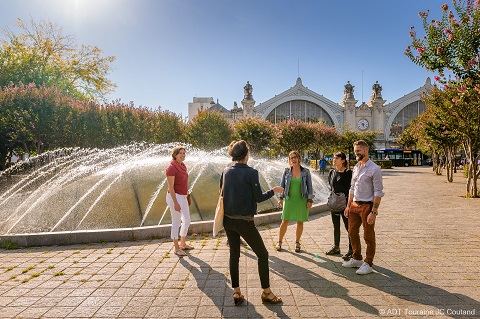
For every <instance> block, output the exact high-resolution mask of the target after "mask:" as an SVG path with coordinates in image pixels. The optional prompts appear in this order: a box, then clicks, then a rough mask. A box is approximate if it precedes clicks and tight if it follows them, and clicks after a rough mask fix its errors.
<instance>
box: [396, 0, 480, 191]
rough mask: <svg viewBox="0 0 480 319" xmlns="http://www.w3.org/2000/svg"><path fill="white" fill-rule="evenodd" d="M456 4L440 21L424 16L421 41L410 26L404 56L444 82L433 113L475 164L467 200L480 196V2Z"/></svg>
mask: <svg viewBox="0 0 480 319" xmlns="http://www.w3.org/2000/svg"><path fill="white" fill-rule="evenodd" d="M452 3H453V9H454V11H455V13H454V11H452V10H449V7H448V5H447V4H443V5H442V6H441V8H442V10H443V14H442V19H441V20H439V21H438V20H431V21H430V22H429V21H427V19H428V14H429V12H428V11H426V12H420V14H419V16H420V18H421V19H422V20H423V28H424V29H425V33H426V34H425V36H424V37H423V38H422V39H419V38H418V37H417V34H416V32H415V30H414V27H411V30H410V36H411V38H412V45H411V46H409V47H408V48H407V49H406V51H405V54H406V55H407V56H408V57H409V58H410V59H411V60H412V61H413V62H414V63H415V64H417V65H420V66H422V67H424V68H426V69H427V70H430V71H436V72H438V74H439V75H438V76H434V79H435V81H438V82H440V83H441V84H443V93H442V92H440V93H439V94H438V95H439V96H441V99H442V101H441V102H439V103H436V102H434V103H432V105H434V107H435V111H434V113H433V115H434V116H435V120H436V121H437V122H438V124H439V125H441V126H442V130H443V129H444V130H446V131H452V132H453V133H452V134H454V135H457V136H458V137H459V139H460V140H461V142H462V146H463V148H464V151H465V154H466V156H467V161H468V162H469V163H471V165H469V174H468V180H467V192H466V196H467V197H470V196H473V197H477V196H479V194H478V189H477V179H478V177H479V175H480V169H479V167H478V165H477V161H478V158H479V157H480V155H479V149H480V128H479V126H480V118H479V117H480V102H479V97H480V93H479V92H480V56H479V52H480V8H479V3H480V2H479V1H471V0H466V1H462V0H454V1H452ZM412 47H413V49H414V50H412ZM446 71H449V72H451V73H452V74H453V75H454V76H455V81H451V80H447V78H446V77H445V72H446ZM439 90H440V89H439ZM431 128H432V129H435V128H434V127H431Z"/></svg>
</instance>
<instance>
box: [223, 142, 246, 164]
mask: <svg viewBox="0 0 480 319" xmlns="http://www.w3.org/2000/svg"><path fill="white" fill-rule="evenodd" d="M249 149H250V147H249V146H248V144H247V142H245V141H244V140H240V141H232V142H231V143H230V145H229V146H228V155H230V156H231V157H232V161H242V160H243V159H244V158H245V157H246V156H247V154H248V150H249Z"/></svg>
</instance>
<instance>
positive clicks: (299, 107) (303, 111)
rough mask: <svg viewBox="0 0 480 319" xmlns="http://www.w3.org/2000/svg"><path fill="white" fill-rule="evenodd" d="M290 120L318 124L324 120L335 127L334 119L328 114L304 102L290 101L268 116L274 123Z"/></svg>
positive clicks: (312, 104)
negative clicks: (320, 120)
mask: <svg viewBox="0 0 480 319" xmlns="http://www.w3.org/2000/svg"><path fill="white" fill-rule="evenodd" d="M288 119H294V120H302V121H305V122H317V121H318V120H319V119H323V120H324V121H325V123H326V124H327V125H329V126H333V121H332V118H331V117H330V116H329V115H328V113H327V112H326V111H325V110H324V109H323V108H321V107H320V106H318V105H317V104H315V103H312V102H309V101H302V100H294V101H288V102H285V103H283V104H280V105H279V106H277V107H276V108H275V109H274V110H273V111H272V112H270V114H268V116H267V120H268V121H270V122H272V123H278V122H282V121H285V120H288Z"/></svg>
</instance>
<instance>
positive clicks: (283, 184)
mask: <svg viewBox="0 0 480 319" xmlns="http://www.w3.org/2000/svg"><path fill="white" fill-rule="evenodd" d="M286 176H287V169H284V170H283V174H282V181H281V182H280V186H281V187H283V188H284V189H285V179H286ZM284 197H285V193H283V192H282V193H281V194H280V199H279V200H278V207H282V206H283V198H284Z"/></svg>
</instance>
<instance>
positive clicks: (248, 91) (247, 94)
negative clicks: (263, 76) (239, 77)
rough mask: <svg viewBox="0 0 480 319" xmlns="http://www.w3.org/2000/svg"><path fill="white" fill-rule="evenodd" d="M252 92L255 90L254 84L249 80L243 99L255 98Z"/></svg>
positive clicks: (244, 88)
mask: <svg viewBox="0 0 480 319" xmlns="http://www.w3.org/2000/svg"><path fill="white" fill-rule="evenodd" d="M252 92H253V88H252V85H251V84H250V82H249V81H247V84H245V86H244V87H243V99H244V100H252V99H253V96H252Z"/></svg>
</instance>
